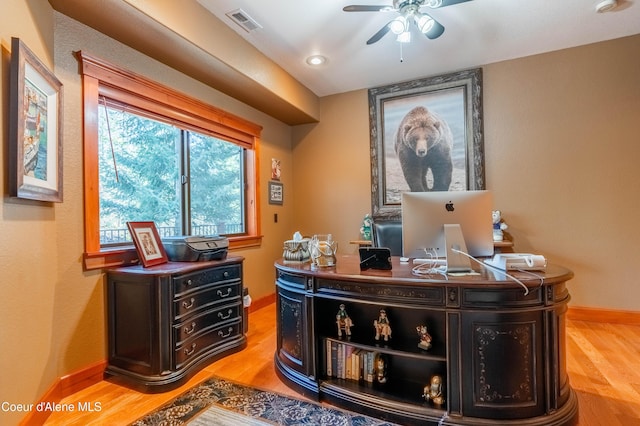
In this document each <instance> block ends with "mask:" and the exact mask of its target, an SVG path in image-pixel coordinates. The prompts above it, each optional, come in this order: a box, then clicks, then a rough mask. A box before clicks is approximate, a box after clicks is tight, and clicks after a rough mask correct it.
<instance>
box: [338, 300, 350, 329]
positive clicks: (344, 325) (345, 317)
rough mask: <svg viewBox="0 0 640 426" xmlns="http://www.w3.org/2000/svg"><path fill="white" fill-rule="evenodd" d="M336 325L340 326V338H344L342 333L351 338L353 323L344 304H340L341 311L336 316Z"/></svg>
mask: <svg viewBox="0 0 640 426" xmlns="http://www.w3.org/2000/svg"><path fill="white" fill-rule="evenodd" d="M336 324H337V325H338V337H342V331H343V330H344V334H346V335H347V336H351V327H353V321H351V318H350V317H349V314H347V311H346V309H345V306H344V303H341V304H340V309H339V310H338V313H337V314H336Z"/></svg>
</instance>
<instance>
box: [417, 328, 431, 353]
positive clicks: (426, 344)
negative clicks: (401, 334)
mask: <svg viewBox="0 0 640 426" xmlns="http://www.w3.org/2000/svg"><path fill="white" fill-rule="evenodd" d="M416 331H417V332H418V336H420V342H419V343H418V347H419V348H420V349H424V350H426V351H428V350H429V349H431V335H430V334H429V332H428V331H427V326H426V325H419V326H417V327H416Z"/></svg>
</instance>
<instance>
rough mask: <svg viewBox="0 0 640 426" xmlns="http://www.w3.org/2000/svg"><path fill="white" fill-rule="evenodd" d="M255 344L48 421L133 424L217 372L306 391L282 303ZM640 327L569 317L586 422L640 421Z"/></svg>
mask: <svg viewBox="0 0 640 426" xmlns="http://www.w3.org/2000/svg"><path fill="white" fill-rule="evenodd" d="M247 337H248V341H249V345H248V347H247V348H246V349H245V350H243V351H241V352H238V353H236V354H233V355H230V356H228V357H226V358H223V359H221V360H219V361H217V362H215V363H213V364H211V365H209V366H207V367H206V368H204V369H203V370H201V371H200V372H199V373H198V374H197V375H195V376H194V377H193V378H192V379H191V380H190V381H189V382H188V383H186V384H185V385H184V386H182V387H180V388H178V389H176V390H174V391H171V392H166V393H162V394H144V393H140V392H136V391H133V390H130V389H128V388H125V387H122V386H119V385H116V384H113V383H110V382H107V381H102V382H100V383H98V384H95V385H93V386H90V387H88V388H86V389H83V390H81V391H79V392H77V393H75V394H73V395H71V396H69V397H67V398H65V399H64V400H63V401H62V403H65V404H74V405H75V406H77V404H78V403H79V402H82V403H91V404H94V403H96V402H98V403H99V404H100V406H101V410H100V411H99V412H78V411H76V412H59V413H53V414H52V415H51V416H50V417H49V419H48V420H47V422H46V423H45V424H46V425H49V426H57V425H64V426H68V425H83V426H84V425H106V424H108V425H126V424H129V423H131V422H133V421H134V420H136V419H138V418H139V417H141V416H143V415H144V414H146V413H147V412H150V411H152V410H154V409H155V408H157V407H160V406H162V405H163V404H165V403H166V402H168V401H171V400H172V399H174V398H175V397H176V396H177V395H179V394H181V393H182V392H184V391H185V390H186V389H188V388H190V387H192V386H193V385H195V384H197V383H199V382H201V381H203V380H205V379H206V378H208V377H209V376H211V375H216V376H219V377H223V378H226V379H229V380H233V381H236V382H240V383H244V384H247V385H251V386H254V387H257V388H261V389H268V390H272V391H275V392H279V393H283V394H286V395H290V396H293V397H297V398H301V397H300V396H299V395H298V394H297V393H295V392H294V391H292V390H291V389H289V388H288V387H287V386H286V385H284V384H283V383H282V382H281V381H280V380H279V379H278V377H277V376H276V374H275V371H274V367H273V355H274V352H275V345H276V338H275V304H271V305H269V306H267V307H264V308H262V309H259V310H257V311H255V312H252V313H251V314H250V315H249V333H248V335H247ZM639 367H640V326H631V325H622V324H608V323H595V322H586V321H567V370H568V372H569V377H570V380H571V385H572V387H573V388H574V390H575V391H576V393H577V395H578V400H579V405H580V423H579V424H580V426H600V425H602V426H630V425H640V368H639Z"/></svg>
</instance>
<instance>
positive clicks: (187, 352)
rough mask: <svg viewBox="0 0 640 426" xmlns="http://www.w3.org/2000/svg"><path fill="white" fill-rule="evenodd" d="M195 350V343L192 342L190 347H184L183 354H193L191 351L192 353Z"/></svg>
mask: <svg viewBox="0 0 640 426" xmlns="http://www.w3.org/2000/svg"><path fill="white" fill-rule="evenodd" d="M195 351H196V344H195V343H193V344H192V345H191V349H189V348H185V349H184V354H185V355H186V356H189V355H193V353H194V352H195Z"/></svg>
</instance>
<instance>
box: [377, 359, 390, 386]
mask: <svg viewBox="0 0 640 426" xmlns="http://www.w3.org/2000/svg"><path fill="white" fill-rule="evenodd" d="M375 370H376V381H377V382H378V383H386V382H387V361H386V360H385V359H384V356H382V355H380V354H377V355H376V358H375Z"/></svg>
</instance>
